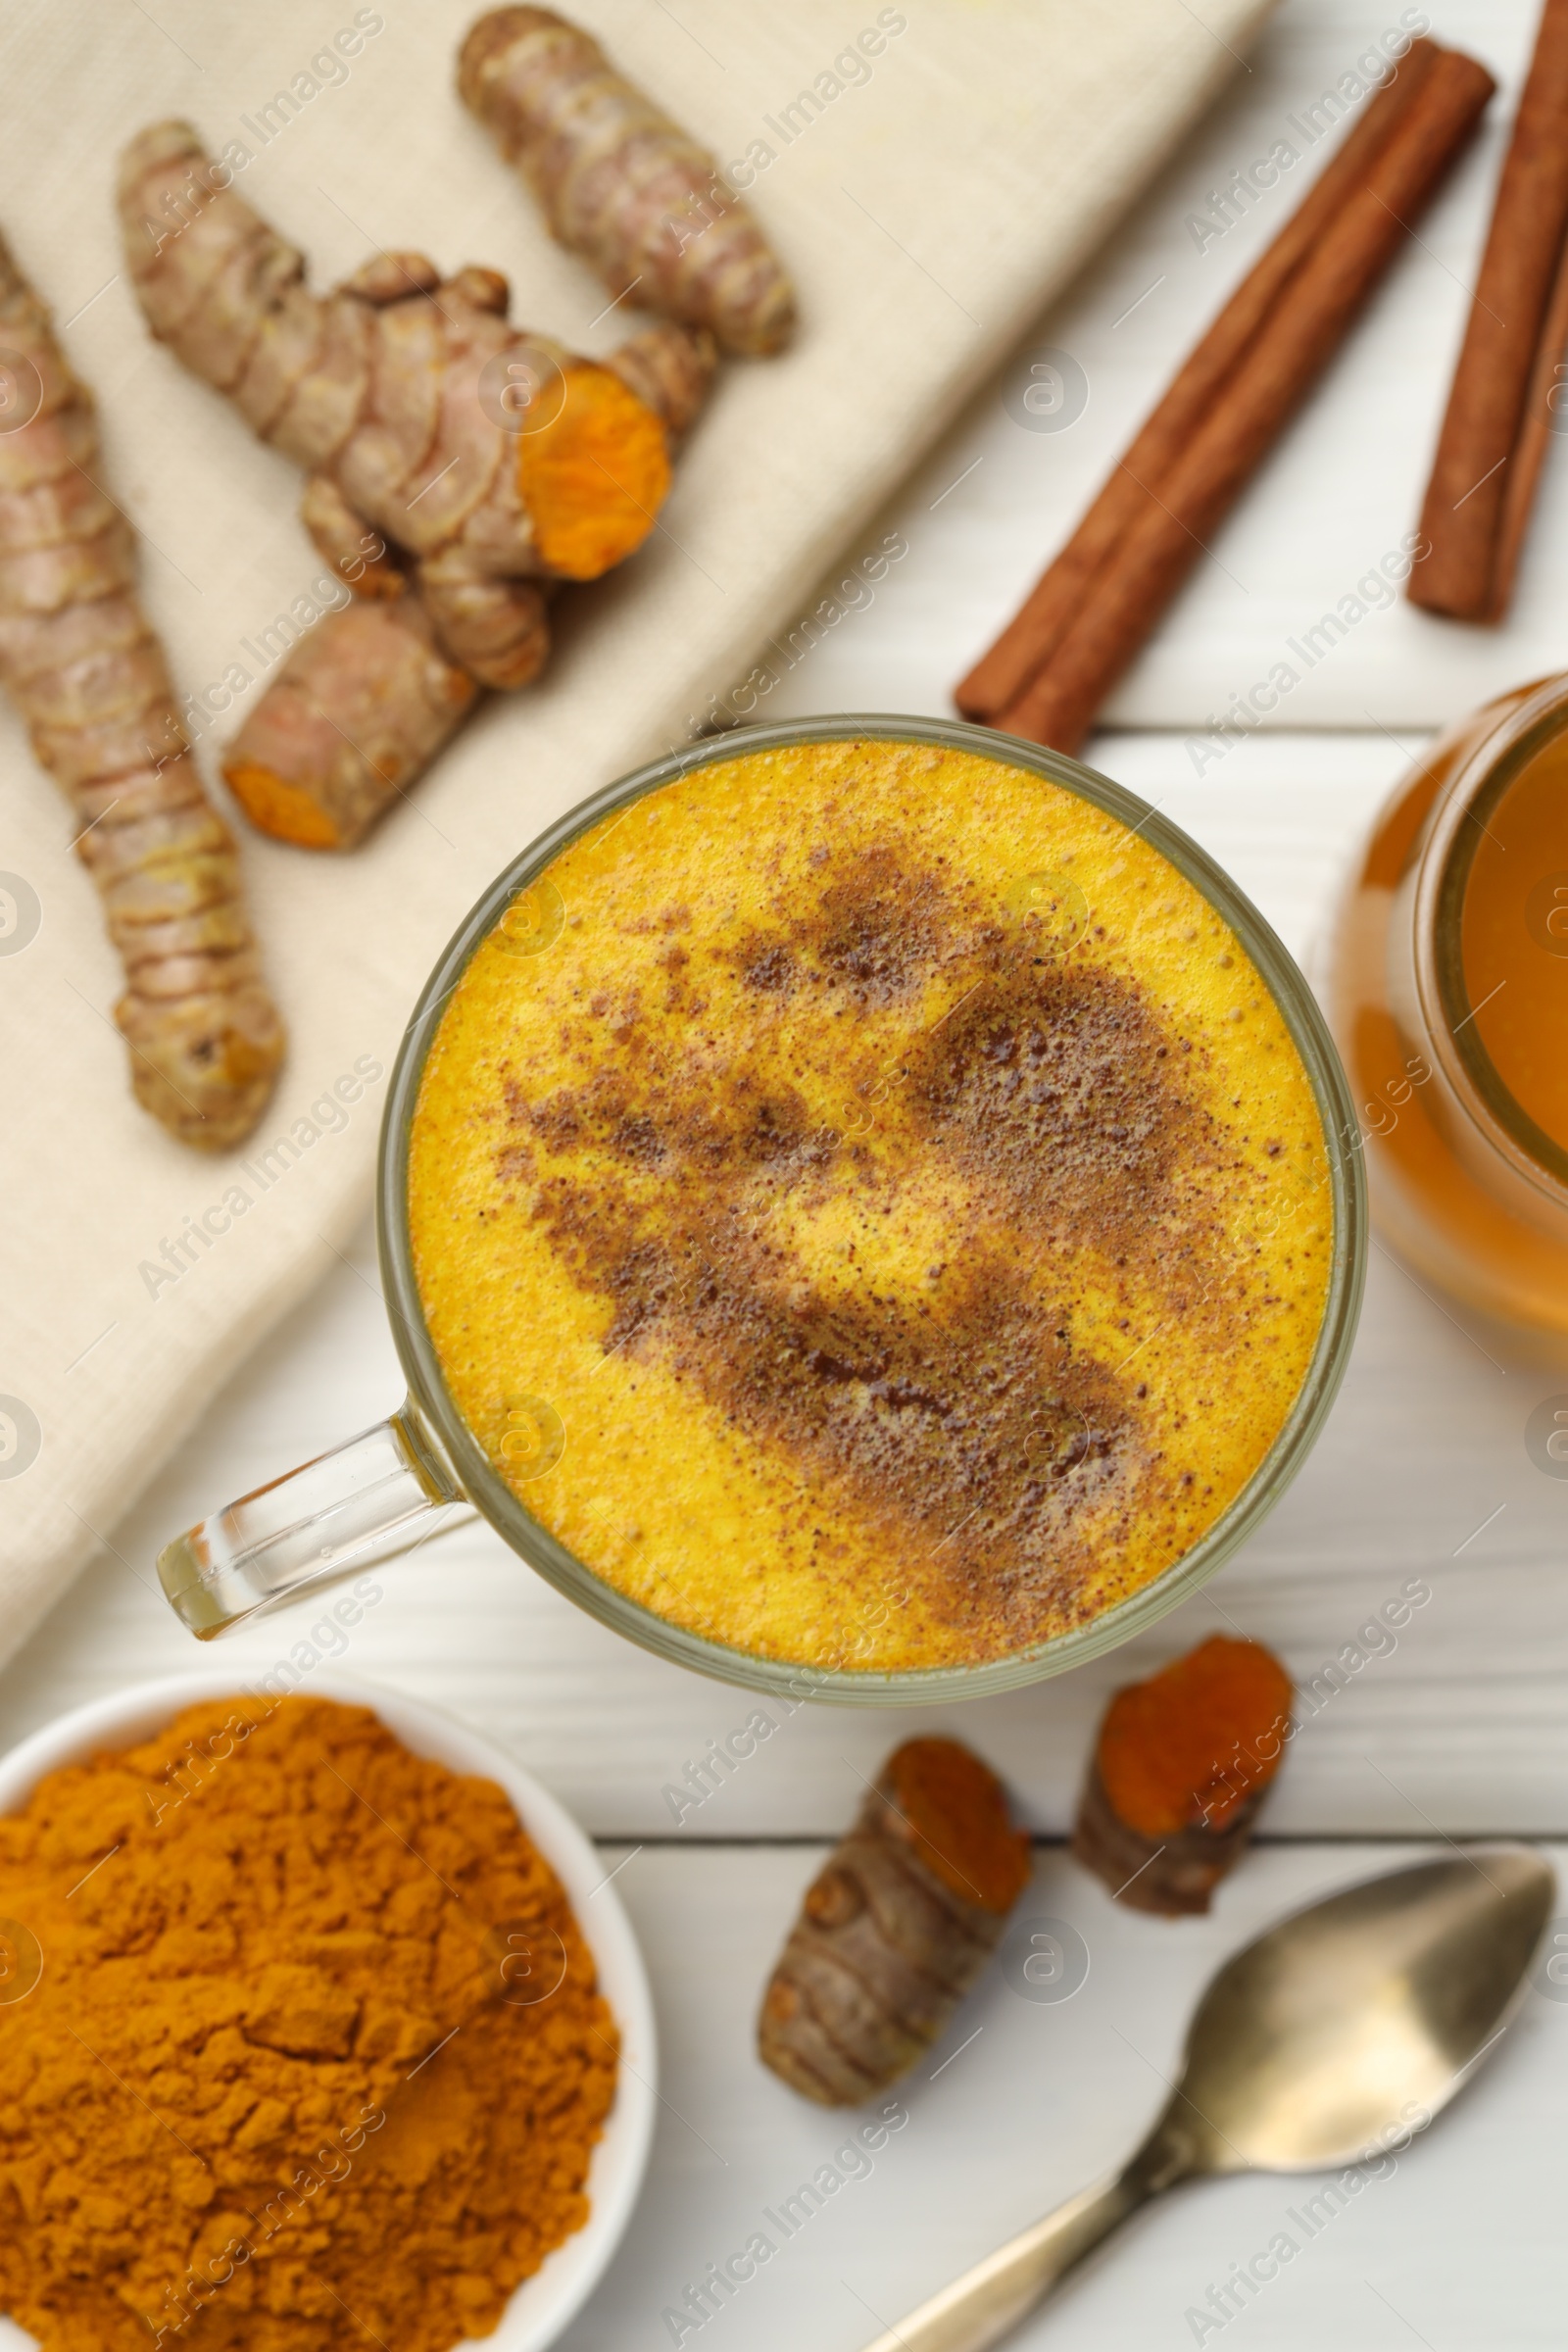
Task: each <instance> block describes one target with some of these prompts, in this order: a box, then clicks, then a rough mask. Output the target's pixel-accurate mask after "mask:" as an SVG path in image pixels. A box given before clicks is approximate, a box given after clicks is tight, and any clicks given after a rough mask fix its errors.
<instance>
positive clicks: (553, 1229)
mask: <svg viewBox="0 0 1568 2352" xmlns="http://www.w3.org/2000/svg"><path fill="white" fill-rule="evenodd" d="M1326 1179H1327V1162H1326V1154H1325V1150H1324V1139H1323V1131H1322V1126H1321V1123H1320V1120H1319V1117H1318V1113H1317V1109H1316V1105H1315V1101H1314V1097H1313V1093H1312V1089H1311V1086H1310V1084H1309V1081H1308V1079H1307V1076H1306V1072H1305V1070H1304V1069H1303V1067H1302V1064H1301V1061H1300V1059H1299V1054H1298V1053H1297V1050H1296V1047H1295V1045H1294V1043H1293V1041H1292V1038H1291V1036H1290V1033H1289V1031H1288V1030H1287V1028H1286V1025H1285V1022H1284V1020H1283V1018H1282V1016H1281V1014H1280V1012H1279V1010H1278V1008H1277V1006H1276V1005H1275V1003H1274V1000H1273V998H1272V996H1271V995H1270V993H1269V990H1268V988H1267V987H1266V986H1265V984H1264V982H1263V980H1262V979H1261V977H1260V976H1259V974H1258V972H1257V970H1256V968H1255V967H1254V965H1253V964H1252V963H1251V962H1250V959H1249V957H1248V956H1247V955H1246V953H1245V952H1244V951H1243V949H1242V947H1241V945H1240V944H1239V942H1238V940H1237V939H1236V937H1235V935H1234V933H1233V932H1232V931H1231V930H1230V929H1229V928H1228V927H1227V926H1226V924H1225V923H1224V922H1223V921H1222V920H1221V919H1220V917H1219V916H1218V915H1217V914H1216V913H1215V912H1214V910H1213V909H1212V908H1211V907H1209V905H1208V904H1207V902H1206V901H1205V900H1204V899H1203V897H1202V896H1201V893H1200V892H1199V891H1198V890H1197V889H1195V888H1194V886H1193V885H1192V884H1191V883H1189V882H1188V881H1187V880H1186V879H1185V878H1184V877H1183V876H1182V875H1181V874H1180V873H1179V872H1178V871H1177V870H1176V869H1175V868H1174V867H1173V866H1172V865H1171V864H1170V863H1169V862H1168V861H1167V860H1166V859H1165V858H1163V857H1162V856H1161V855H1160V853H1159V852H1158V851H1157V850H1155V849H1154V848H1152V846H1151V844H1150V843H1148V842H1147V841H1146V840H1144V839H1143V838H1142V837H1141V836H1140V835H1138V834H1135V833H1132V832H1131V831H1130V830H1129V829H1128V828H1127V827H1125V826H1124V825H1123V824H1121V823H1120V822H1119V821H1118V820H1117V819H1115V818H1114V817H1112V816H1109V815H1107V814H1106V813H1104V812H1103V810H1101V809H1097V808H1095V807H1093V806H1092V805H1091V804H1089V803H1088V802H1085V801H1082V800H1080V799H1079V798H1077V796H1076V795H1074V794H1072V793H1069V792H1067V791H1065V790H1064V789H1062V788H1060V787H1058V786H1055V785H1053V784H1050V783H1048V782H1045V781H1043V780H1042V779H1041V778H1040V777H1038V776H1037V775H1035V774H1033V773H1030V772H1025V771H1023V770H1019V769H1016V768H1010V767H1008V766H1006V765H1005V763H1004V761H1003V760H1001V759H998V760H991V759H986V758H980V757H977V756H975V755H973V754H968V753H958V752H953V751H945V750H939V749H936V748H933V747H930V746H927V745H924V744H917V743H888V742H879V741H866V740H859V741H843V742H835V743H823V744H807V745H801V746H796V747H792V748H789V749H785V750H774V751H767V752H757V753H753V754H751V755H749V756H746V757H742V758H732V759H726V760H717V761H715V762H714V763H713V764H711V765H710V766H707V767H703V768H698V769H694V770H693V771H691V772H690V773H689V774H687V775H685V776H684V777H682V778H680V779H679V780H678V781H676V782H674V783H672V784H669V785H666V786H664V787H663V788H662V790H660V791H658V792H656V793H653V794H650V795H649V796H648V797H647V798H645V799H643V800H641V801H638V802H636V803H634V804H633V805H632V806H630V807H629V808H627V809H621V810H619V811H617V812H616V813H614V814H613V815H612V816H610V817H608V818H606V819H605V820H603V822H602V823H601V824H600V825H599V826H598V827H597V828H595V829H594V830H592V831H590V832H587V833H585V834H583V835H582V836H580V837H579V838H578V839H577V840H576V841H575V842H574V843H573V844H572V845H571V846H570V847H569V848H568V849H566V850H565V851H564V852H563V853H562V854H561V855H560V857H558V858H556V860H555V861H554V863H553V864H552V865H551V866H550V867H549V869H548V871H547V873H546V874H545V875H544V876H543V877H542V878H541V879H540V880H539V881H538V882H537V883H535V885H534V886H533V887H532V889H531V890H529V891H527V892H525V893H524V894H523V895H522V897H521V898H520V899H519V900H517V901H515V903H514V905H513V907H512V908H511V909H509V911H508V913H507V914H506V915H504V916H503V917H502V919H501V921H500V922H499V923H498V924H497V926H496V927H495V929H494V930H492V932H491V933H490V935H489V936H488V938H486V939H485V940H484V941H483V942H482V943H481V945H480V947H479V948H478V950H477V951H476V953H475V954H474V956H472V958H471V959H470V961H469V963H468V965H467V967H466V971H465V973H464V977H463V979H462V981H461V983H460V984H459V986H458V988H457V989H456V991H455V992H454V994H453V996H452V997H451V999H450V1001H449V1003H448V1005H447V1007H446V1010H445V1012H444V1014H443V1016H442V1020H441V1023H440V1027H439V1030H438V1032H437V1034H436V1037H435V1039H434V1041H433V1044H432V1047H431V1051H430V1054H429V1057H428V1061H427V1063H426V1067H425V1071H424V1075H423V1080H422V1085H421V1089H420V1094H419V1099H418V1103H417V1110H416V1114H415V1119H414V1125H413V1135H412V1140H411V1152H410V1174H409V1207H410V1224H411V1234H412V1242H413V1251H414V1263H415V1270H416V1275H417V1282H418V1287H419V1295H420V1299H421V1300H422V1304H423V1310H424V1315H425V1319H426V1322H427V1325H428V1328H429V1332H430V1336H431V1339H432V1341H433V1344H434V1346H435V1348H436V1351H437V1353H438V1356H439V1358H440V1362H441V1365H442V1368H443V1372H444V1375H445V1379H446V1382H447V1384H448V1387H449V1390H450V1393H451V1395H452V1397H453V1398H454V1400H455V1402H456V1404H457V1405H458V1407H459V1409H460V1411H461V1412H462V1414H463V1415H464V1417H465V1419H466V1422H467V1424H468V1426H469V1428H470V1429H471V1430H472V1432H473V1434H474V1436H475V1438H476V1439H477V1441H478V1442H479V1444H480V1445H481V1446H483V1447H484V1449H485V1451H486V1453H487V1454H488V1456H489V1458H490V1460H491V1461H492V1463H493V1464H494V1465H495V1467H496V1469H497V1471H498V1472H499V1473H500V1475H501V1476H502V1477H503V1478H504V1479H505V1480H506V1481H507V1483H508V1484H509V1485H510V1486H511V1488H512V1489H513V1491H514V1492H515V1495H516V1496H517V1498H518V1499H519V1501H520V1502H521V1503H522V1504H523V1505H524V1507H525V1508H526V1509H527V1510H528V1511H529V1512H530V1513H531V1514H532V1515H533V1517H534V1518H535V1519H536V1520H538V1521H539V1522H540V1523H541V1524H542V1525H543V1526H544V1527H546V1528H548V1529H549V1530H550V1531H551V1532H552V1533H553V1534H554V1535H555V1536H556V1537H557V1538H558V1539H559V1540H560V1542H561V1543H562V1544H564V1545H565V1546H566V1548H567V1549H568V1550H569V1551H570V1552H572V1553H573V1554H574V1555H575V1557H576V1558H577V1559H579V1560H580V1561H582V1562H583V1563H584V1565H585V1566H587V1567H588V1568H590V1569H592V1570H593V1571H594V1572H595V1574H597V1575H598V1576H599V1577H601V1578H602V1579H603V1580H604V1581H605V1582H606V1583H608V1584H610V1585H611V1586H613V1587H614V1588H616V1589H617V1590H618V1591H619V1592H621V1593H625V1594H627V1595H628V1596H629V1597H630V1598H632V1599H633V1600H635V1601H638V1602H640V1603H642V1605H643V1606H644V1607H646V1608H648V1609H651V1610H653V1611H656V1612H657V1613H658V1614H659V1615H660V1616H661V1617H663V1618H665V1619H667V1620H669V1621H670V1622H671V1623H672V1624H674V1625H677V1626H681V1627H684V1628H686V1629H688V1630H689V1631H691V1632H693V1633H695V1634H699V1635H702V1636H704V1637H706V1638H707V1639H709V1640H711V1641H713V1642H722V1643H726V1644H729V1645H731V1646H733V1647H735V1648H737V1649H740V1650H743V1651H746V1652H749V1653H752V1654H754V1655H759V1656H763V1657H768V1658H774V1659H779V1660H784V1661H791V1662H799V1663H800V1664H802V1665H807V1666H812V1665H814V1666H821V1667H848V1668H850V1669H855V1670H867V1671H877V1672H885V1671H890V1670H895V1669H908V1668H919V1667H928V1666H946V1665H960V1664H967V1663H971V1662H975V1661H979V1660H984V1659H990V1658H997V1657H1001V1656H1005V1655H1009V1654H1012V1653H1015V1652H1017V1651H1019V1650H1023V1649H1027V1648H1029V1647H1031V1646H1032V1645H1034V1644H1035V1643H1038V1642H1041V1641H1043V1640H1045V1639H1047V1638H1048V1637H1050V1636H1053V1635H1055V1634H1058V1633H1061V1632H1063V1631H1065V1630H1066V1629H1068V1628H1071V1627H1074V1626H1078V1625H1082V1624H1084V1623H1086V1622H1087V1621H1088V1620H1090V1619H1092V1618H1093V1617H1095V1616H1097V1615H1098V1614H1100V1613H1101V1612H1102V1611H1103V1610H1105V1609H1107V1608H1109V1607H1111V1606H1112V1605H1113V1604H1114V1603H1116V1602H1118V1601H1121V1600H1124V1599H1126V1598H1127V1597H1128V1595H1129V1594H1131V1593H1136V1592H1137V1591H1139V1590H1140V1588H1141V1587H1143V1586H1145V1585H1147V1584H1149V1583H1150V1581H1151V1580H1152V1578H1154V1577H1156V1576H1158V1575H1159V1574H1160V1572H1161V1571H1162V1570H1163V1569H1165V1568H1168V1567H1169V1566H1170V1565H1171V1564H1172V1563H1173V1562H1174V1561H1175V1560H1177V1559H1179V1558H1180V1557H1181V1556H1182V1555H1183V1554H1184V1553H1185V1552H1187V1551H1188V1550H1189V1549H1190V1548H1191V1546H1192V1545H1193V1544H1194V1543H1195V1542H1197V1540H1198V1539H1199V1538H1200V1537H1201V1536H1202V1535H1203V1533H1204V1532H1205V1531H1206V1530H1207V1529H1208V1528H1210V1527H1211V1526H1212V1525H1213V1523H1214V1521H1215V1520H1216V1519H1217V1518H1218V1517H1219V1516H1220V1514H1221V1513H1222V1512H1223V1511H1224V1510H1225V1508H1226V1506H1227V1505H1228V1504H1229V1503H1230V1502H1231V1501H1232V1500H1233V1499H1234V1498H1235V1496H1236V1495H1237V1494H1238V1493H1239V1491H1240V1490H1241V1489H1242V1488H1243V1487H1244V1486H1245V1485H1246V1483H1247V1481H1248V1479H1249V1478H1250V1475H1251V1473H1252V1472H1253V1471H1254V1470H1255V1469H1256V1467H1257V1465H1258V1463H1259V1462H1260V1461H1261V1459H1262V1457H1263V1456H1264V1454H1265V1453H1266V1452H1267V1450H1268V1448H1269V1446H1270V1445H1271V1444H1272V1442H1273V1440H1274V1439H1275V1437H1276V1436H1277V1435H1278V1434H1279V1431H1280V1428H1281V1426H1282V1424H1283V1422H1284V1421H1285V1419H1286V1416H1287V1414H1288V1413H1289V1411H1290V1408H1291V1405H1292V1402H1293V1400H1294V1399H1295V1397H1296V1396H1297V1393H1298V1391H1299V1387H1300V1385H1301V1381H1302V1378H1303V1375H1304V1374H1305V1372H1306V1370H1307V1367H1308V1364H1309V1362H1310V1360H1311V1357H1312V1353H1313V1349H1314V1344H1315V1342H1316V1339H1317V1334H1318V1327H1319V1324H1320V1321H1321V1317H1322V1311H1323V1304H1324V1299H1325V1293H1326V1289H1327V1282H1328V1274H1329V1266H1330V1257H1331V1246H1332V1229H1331V1225H1332V1212H1331V1205H1330V1194H1329V1188H1328V1184H1327V1181H1326Z"/></svg>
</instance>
